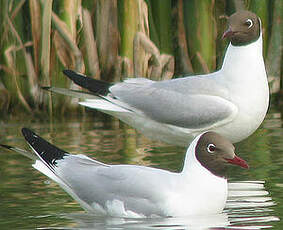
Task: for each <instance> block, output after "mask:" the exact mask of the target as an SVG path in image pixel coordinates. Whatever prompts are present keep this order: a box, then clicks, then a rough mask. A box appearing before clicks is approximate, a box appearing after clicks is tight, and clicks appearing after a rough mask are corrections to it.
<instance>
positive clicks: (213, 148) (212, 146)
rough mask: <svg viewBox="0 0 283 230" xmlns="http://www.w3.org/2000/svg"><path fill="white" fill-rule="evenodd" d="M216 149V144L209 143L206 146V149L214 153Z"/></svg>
mask: <svg viewBox="0 0 283 230" xmlns="http://www.w3.org/2000/svg"><path fill="white" fill-rule="evenodd" d="M215 149H216V147H215V145H214V144H208V145H207V147H206V150H207V152H209V153H214V152H215Z"/></svg>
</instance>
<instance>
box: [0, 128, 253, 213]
mask: <svg viewBox="0 0 283 230" xmlns="http://www.w3.org/2000/svg"><path fill="white" fill-rule="evenodd" d="M22 133H23V135H24V137H25V139H26V141H27V142H28V144H29V146H30V147H31V149H32V150H33V152H34V154H33V153H30V152H27V151H25V150H21V149H18V148H15V147H11V146H7V145H1V146H3V147H6V148H8V149H11V150H14V151H16V152H19V153H21V154H23V155H25V156H28V157H29V158H31V159H33V160H35V163H34V164H33V167H34V168H36V169H37V170H39V171H40V172H42V173H44V174H45V175H46V176H48V177H49V178H51V179H52V180H54V181H56V182H57V183H58V184H59V185H60V186H61V187H62V188H63V189H64V190H65V191H66V192H67V193H69V194H70V195H71V196H72V197H73V198H74V199H75V200H76V201H77V202H78V203H79V204H80V205H81V206H82V207H83V208H84V209H85V210H87V211H89V212H91V213H95V214H98V215H109V216H119V217H134V218H136V217H156V216H175V217H176V216H186V215H208V214H215V213H220V212H221V211H222V210H223V208H224V206H225V203H226V199H227V193H228V191H227V179H226V170H227V166H228V165H230V164H234V165H239V166H241V167H243V168H248V165H247V163H246V162H245V161H244V160H242V159H241V158H239V157H237V156H236V155H235V153H234V146H233V145H232V144H231V142H230V141H228V140H227V139H225V138H223V137H222V136H220V135H219V134H217V133H215V132H205V133H202V134H200V135H199V136H197V137H196V138H195V139H194V141H193V142H192V143H191V145H190V146H189V148H188V150H187V153H186V158H185V161H184V166H183V170H182V171H181V172H180V173H175V172H169V171H166V170H162V169H157V168H150V167H146V166H137V165H107V164H104V163H101V162H98V161H96V160H93V159H91V158H89V157H87V156H85V155H81V154H79V155H72V154H69V153H67V152H65V151H63V150H61V149H59V148H57V147H55V146H54V145H52V144H50V143H48V142H47V141H45V140H44V139H42V138H41V137H39V136H38V135H37V134H35V133H34V132H32V131H31V130H29V129H27V128H23V129H22Z"/></svg>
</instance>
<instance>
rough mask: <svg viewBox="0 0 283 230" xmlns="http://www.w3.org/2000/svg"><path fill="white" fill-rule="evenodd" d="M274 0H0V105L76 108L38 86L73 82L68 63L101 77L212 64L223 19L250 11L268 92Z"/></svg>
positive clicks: (278, 57)
mask: <svg viewBox="0 0 283 230" xmlns="http://www.w3.org/2000/svg"><path fill="white" fill-rule="evenodd" d="M282 5H283V1H282V0H243V1H242V0H235V1H233V0H218V1H215V0H203V1H199V0H190V1H185V0H184V1H183V0H119V1H117V0H90V1H82V0H72V1H69V0H61V1H58V0H57V1H55V0H54V1H52V0H48V1H44V0H17V1H15V0H9V1H6V0H0V23H1V24H0V30H1V36H0V50H1V52H0V109H1V111H2V113H5V112H6V113H7V112H9V113H10V112H13V111H14V110H15V109H16V108H17V109H18V108H21V109H24V110H25V111H27V112H29V113H34V112H36V111H49V112H52V108H54V109H53V110H54V111H57V112H59V113H64V112H65V111H66V110H69V109H72V108H77V105H76V103H74V101H73V100H71V99H70V98H66V97H63V96H56V97H51V95H50V94H49V93H47V92H43V91H42V90H41V89H40V86H46V85H54V86H57V87H67V88H70V87H71V88H76V87H77V86H75V85H73V84H72V83H70V81H69V80H68V79H67V78H66V77H64V76H63V74H62V70H63V69H66V68H67V69H73V70H76V71H78V72H82V73H85V74H88V75H90V76H93V77H94V78H96V79H103V80H106V81H120V80H122V79H124V78H126V77H132V76H144V77H148V78H150V79H154V80H163V79H170V78H172V77H178V76H183V75H190V74H194V73H208V72H212V71H215V70H216V69H219V68H220V66H221V64H222V60H223V54H224V52H225V47H226V46H227V41H224V40H221V35H222V33H223V32H224V30H225V29H226V18H227V16H229V15H230V14H232V13H234V12H235V11H236V10H240V9H247V10H251V11H253V12H255V13H257V14H258V15H259V16H260V17H261V19H262V24H263V35H264V58H265V60H266V63H267V65H266V67H267V72H268V75H269V80H270V86H271V89H272V92H273V93H274V92H279V91H280V89H281V88H282V85H281V81H280V79H281V78H282V67H281V66H282V65H281V64H282V23H281V18H282V12H283V9H282Z"/></svg>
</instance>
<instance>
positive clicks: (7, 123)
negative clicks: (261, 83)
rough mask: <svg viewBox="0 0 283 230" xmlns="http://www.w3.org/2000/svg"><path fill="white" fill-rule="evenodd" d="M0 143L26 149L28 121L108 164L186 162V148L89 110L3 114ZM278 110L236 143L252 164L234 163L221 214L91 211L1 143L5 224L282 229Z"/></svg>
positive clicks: (0, 210)
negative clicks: (70, 114)
mask: <svg viewBox="0 0 283 230" xmlns="http://www.w3.org/2000/svg"><path fill="white" fill-rule="evenodd" d="M0 127H1V129H0V143H3V144H8V145H13V146H17V147H20V148H25V149H28V147H27V145H26V143H25V141H24V139H23V137H22V135H21V131H20V130H21V128H22V127H28V128H31V129H32V130H34V131H35V132H37V133H38V134H39V135H41V136H42V137H43V138H45V139H47V140H48V141H50V142H51V143H53V144H55V145H57V146H58V147H60V148H62V149H64V150H66V151H69V152H71V153H84V154H86V155H88V156H91V157H94V158H96V159H97V160H99V161H102V162H105V163H111V164H118V163H123V164H139V165H147V166H152V167H159V168H163V169H167V170H171V171H179V170H180V169H181V168H182V164H183V158H184V153H185V149H184V148H181V147H175V146H170V145H167V144H164V143H159V142H153V141H151V140H149V139H147V138H145V137H144V136H143V135H141V134H139V133H136V132H135V131H134V130H133V129H131V128H130V127H128V126H127V125H124V124H122V123H120V122H119V121H117V120H116V119H112V118H109V117H106V118H105V116H104V117H102V116H101V114H98V113H91V112H88V113H87V114H86V115H85V116H80V117H75V118H65V119H60V120H57V119H54V120H53V121H50V120H49V119H47V118H41V119H35V118H31V117H27V116H21V117H13V118H6V119H2V120H0ZM282 134H283V129H282V120H281V113H280V112H279V111H276V110H275V109H272V110H271V111H270V112H269V114H268V116H267V118H266V119H265V121H264V123H263V125H262V126H261V127H260V129H258V130H257V131H256V133H254V134H253V135H252V136H250V137H249V138H248V139H246V140H244V141H242V142H241V143H238V144H236V150H237V153H238V155H239V156H241V157H242V158H243V159H245V160H246V161H247V162H248V163H249V165H250V169H249V170H244V169H241V168H239V167H231V169H230V171H229V176H230V177H229V178H230V179H229V182H230V184H229V198H228V202H227V205H226V208H225V210H224V212H223V213H222V214H218V215H211V216H194V217H186V218H153V219H125V218H109V217H108V218H105V217H95V216H91V215H88V214H86V213H85V212H84V211H83V210H82V209H81V208H80V206H79V205H78V204H77V203H76V202H75V201H74V200H73V199H72V198H71V197H69V196H68V195H67V194H66V193H65V192H64V191H63V190H62V189H61V188H60V187H59V186H58V185H57V184H56V183H55V182H52V181H50V180H49V179H48V178H46V177H45V176H44V175H42V174H41V173H39V172H37V171H36V170H35V169H33V168H32V167H31V163H32V162H31V161H30V160H29V159H26V158H25V157H23V156H21V155H18V154H16V153H12V152H9V151H6V150H5V149H2V148H0V180H1V183H0V202H1V206H0V229H12V228H13V229H36V228H38V229H213V230H215V229H264V228H272V229H278V230H279V229H283V224H282V222H281V220H280V219H281V217H283V207H282V204H283V195H282V194H283V193H282V190H283V173H282V172H283V171H282V166H283V157H282V153H283V141H282V136H283V135H282Z"/></svg>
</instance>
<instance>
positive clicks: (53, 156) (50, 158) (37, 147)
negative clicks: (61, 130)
mask: <svg viewBox="0 0 283 230" xmlns="http://www.w3.org/2000/svg"><path fill="white" fill-rule="evenodd" d="M22 134H23V136H24V138H25V139H26V141H27V142H28V143H29V145H30V146H31V147H32V148H33V150H34V151H35V153H36V154H37V155H38V157H40V158H41V159H42V160H43V161H44V162H46V163H47V164H48V165H53V166H54V165H55V164H56V160H60V159H63V157H64V156H66V155H67V154H68V153H67V152H66V151H64V150H62V149H59V148H57V147H56V146H55V145H52V144H51V143H49V142H48V141H46V140H44V139H43V138H42V137H40V136H38V135H37V134H36V133H34V132H33V131H31V130H30V129H28V128H22Z"/></svg>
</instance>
